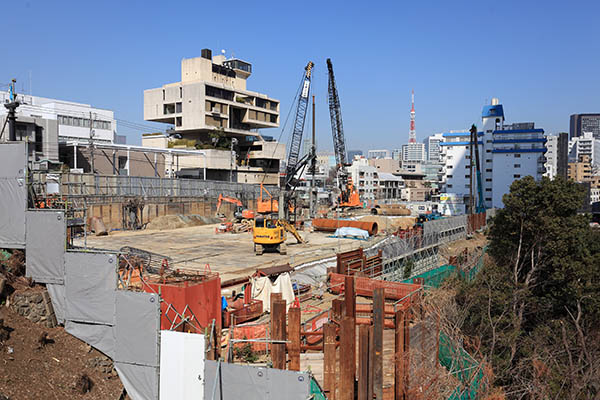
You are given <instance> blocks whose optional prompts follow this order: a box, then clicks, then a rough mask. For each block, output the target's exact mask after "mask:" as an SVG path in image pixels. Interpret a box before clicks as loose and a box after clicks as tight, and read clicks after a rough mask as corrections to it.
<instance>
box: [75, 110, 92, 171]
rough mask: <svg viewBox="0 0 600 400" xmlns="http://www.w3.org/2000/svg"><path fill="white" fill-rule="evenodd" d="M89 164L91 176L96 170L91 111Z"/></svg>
mask: <svg viewBox="0 0 600 400" xmlns="http://www.w3.org/2000/svg"><path fill="white" fill-rule="evenodd" d="M76 156H77V155H76ZM90 163H91V166H92V171H91V172H92V174H95V173H96V170H95V169H94V119H93V118H92V112H91V111H90Z"/></svg>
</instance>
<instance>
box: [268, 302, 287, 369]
mask: <svg viewBox="0 0 600 400" xmlns="http://www.w3.org/2000/svg"><path fill="white" fill-rule="evenodd" d="M285 308H286V302H285V300H275V301H274V302H273V308H272V309H271V324H272V329H273V330H272V332H273V340H285V336H286V335H285ZM272 347H273V351H272V353H271V360H272V361H273V368H278V369H285V364H286V363H285V361H286V360H285V344H283V343H282V344H275V343H273V345H272Z"/></svg>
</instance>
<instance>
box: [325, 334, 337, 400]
mask: <svg viewBox="0 0 600 400" xmlns="http://www.w3.org/2000/svg"><path fill="white" fill-rule="evenodd" d="M323 335H324V336H323V364H324V365H323V375H324V376H323V378H324V382H323V389H324V390H325V393H326V394H327V398H328V399H332V400H333V399H335V376H336V373H335V364H336V362H335V337H336V333H335V324H334V323H333V322H327V323H326V324H324V325H323Z"/></svg>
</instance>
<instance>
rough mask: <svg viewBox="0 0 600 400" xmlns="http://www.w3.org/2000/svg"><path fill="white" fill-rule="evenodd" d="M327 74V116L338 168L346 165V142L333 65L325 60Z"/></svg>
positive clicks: (328, 60) (329, 60)
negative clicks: (329, 118)
mask: <svg viewBox="0 0 600 400" xmlns="http://www.w3.org/2000/svg"><path fill="white" fill-rule="evenodd" d="M327 72H328V75H329V79H328V83H327V90H328V93H329V116H330V117H331V132H332V134H333V149H334V151H335V161H336V163H337V165H338V168H340V167H343V166H344V165H346V164H347V160H346V142H345V140H344V125H343V124H342V110H341V107H340V98H339V96H338V91H337V86H336V84H335V76H334V74H333V64H332V63H331V59H330V58H328V59H327Z"/></svg>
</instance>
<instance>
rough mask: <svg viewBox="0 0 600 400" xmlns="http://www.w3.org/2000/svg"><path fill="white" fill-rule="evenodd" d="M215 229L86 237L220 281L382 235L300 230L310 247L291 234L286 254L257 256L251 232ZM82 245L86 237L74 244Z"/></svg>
mask: <svg viewBox="0 0 600 400" xmlns="http://www.w3.org/2000/svg"><path fill="white" fill-rule="evenodd" d="M216 227H217V225H204V226H194V227H185V228H179V229H167V230H161V231H151V230H140V231H117V232H111V233H110V235H108V236H88V237H87V245H88V246H90V247H95V248H99V249H107V250H119V249H120V248H121V247H123V246H131V247H136V248H139V249H142V250H146V251H151V252H154V253H158V254H161V255H164V256H168V257H171V258H172V260H173V262H172V265H171V267H173V268H180V269H192V270H199V271H204V269H205V268H206V265H207V264H208V265H209V266H210V269H211V270H212V271H213V272H218V273H219V274H220V275H221V279H222V280H227V279H231V278H237V277H240V276H247V275H250V274H251V273H253V272H254V271H256V268H259V267H265V266H269V265H281V264H285V263H290V264H292V265H296V264H298V263H299V262H301V261H303V260H310V259H314V258H326V257H333V256H335V253H337V252H340V251H347V250H351V249H355V248H358V247H360V246H370V245H371V244H372V243H373V242H374V241H377V240H381V239H382V238H383V236H376V237H374V238H370V239H369V240H368V241H362V240H353V239H337V238H332V237H329V236H331V233H328V232H309V231H308V230H305V231H300V235H301V236H302V238H304V239H305V240H306V242H307V243H302V244H300V243H297V242H296V239H294V237H293V236H292V235H288V237H287V241H286V244H287V253H288V254H287V255H285V256H284V255H281V254H279V253H278V252H265V253H264V254H263V255H261V256H256V255H255V254H254V248H253V241H252V233H251V232H244V233H218V234H217V233H215V228H216ZM75 244H76V245H78V246H83V239H82V238H78V239H77V240H76V241H75Z"/></svg>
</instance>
